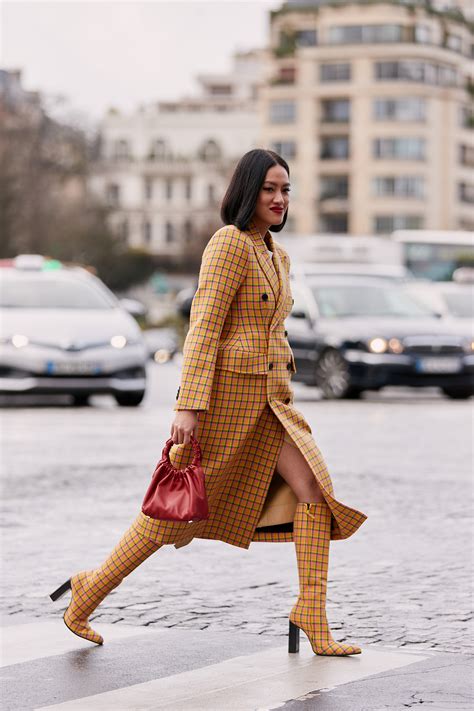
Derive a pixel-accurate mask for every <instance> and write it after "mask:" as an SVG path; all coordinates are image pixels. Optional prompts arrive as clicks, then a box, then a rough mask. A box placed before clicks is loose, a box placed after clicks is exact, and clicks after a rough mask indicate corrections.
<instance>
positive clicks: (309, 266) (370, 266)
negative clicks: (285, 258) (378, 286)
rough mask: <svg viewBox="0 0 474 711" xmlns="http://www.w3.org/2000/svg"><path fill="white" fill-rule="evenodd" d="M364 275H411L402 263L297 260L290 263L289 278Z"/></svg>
mask: <svg viewBox="0 0 474 711" xmlns="http://www.w3.org/2000/svg"><path fill="white" fill-rule="evenodd" d="M319 274H321V275H327V276H331V275H332V276H361V277H362V276H366V277H379V278H385V279H392V280H393V281H399V282H404V281H410V280H411V279H413V275H412V274H411V272H410V271H409V269H407V268H406V267H405V266H403V265H402V264H375V263H372V262H298V261H294V262H292V265H291V270H290V279H292V280H294V279H297V280H300V279H301V278H304V277H305V276H309V277H311V276H316V275H319Z"/></svg>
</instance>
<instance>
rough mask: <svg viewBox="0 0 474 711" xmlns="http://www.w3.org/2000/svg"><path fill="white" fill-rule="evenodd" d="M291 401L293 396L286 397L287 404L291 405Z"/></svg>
mask: <svg viewBox="0 0 474 711" xmlns="http://www.w3.org/2000/svg"><path fill="white" fill-rule="evenodd" d="M290 402H291V397H287V398H286V399H285V404H286V405H289V404H290Z"/></svg>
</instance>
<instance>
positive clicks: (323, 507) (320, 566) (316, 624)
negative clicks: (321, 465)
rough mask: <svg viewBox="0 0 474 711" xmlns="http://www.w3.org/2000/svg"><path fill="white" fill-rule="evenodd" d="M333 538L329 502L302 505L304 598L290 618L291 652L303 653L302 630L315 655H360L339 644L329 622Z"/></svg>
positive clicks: (299, 545)
mask: <svg viewBox="0 0 474 711" xmlns="http://www.w3.org/2000/svg"><path fill="white" fill-rule="evenodd" d="M330 536H331V509H330V508H329V506H328V505H327V504H326V502H317V503H306V502H302V501H300V502H298V504H297V505H296V512H295V517H294V521H293V539H294V543H295V549H296V558H297V561H298V577H299V582H300V594H299V596H298V600H297V602H296V603H295V605H294V606H293V608H292V610H291V612H290V615H289V620H290V636H289V648H288V651H289V652H297V651H298V649H299V630H300V629H302V630H303V632H305V634H306V636H307V637H308V639H309V641H310V643H311V647H312V649H313V652H314V653H315V654H322V655H327V656H343V655H344V656H345V655H347V654H360V653H361V651H362V650H361V648H360V647H357V646H355V645H353V644H342V643H341V642H336V640H334V639H333V637H332V635H331V630H330V629H329V625H328V621H327V618H326V589H327V576H328V561H329V542H330Z"/></svg>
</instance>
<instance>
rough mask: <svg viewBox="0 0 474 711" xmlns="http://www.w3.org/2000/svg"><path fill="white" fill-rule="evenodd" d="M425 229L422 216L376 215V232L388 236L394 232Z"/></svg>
mask: <svg viewBox="0 0 474 711" xmlns="http://www.w3.org/2000/svg"><path fill="white" fill-rule="evenodd" d="M422 227H423V218H422V217H421V215H375V217H374V232H375V233H376V234H386V233H390V232H393V231H394V230H419V229H421V228H422Z"/></svg>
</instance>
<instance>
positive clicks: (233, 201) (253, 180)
mask: <svg viewBox="0 0 474 711" xmlns="http://www.w3.org/2000/svg"><path fill="white" fill-rule="evenodd" d="M274 165H281V166H282V168H284V169H285V170H286V172H287V173H288V178H289V177H290V169H289V168H288V164H287V162H286V160H284V158H282V157H281V156H280V155H278V153H275V152H274V151H270V150H267V149H266V148H254V149H253V150H251V151H248V153H245V154H244V155H243V156H242V158H241V159H240V160H239V162H238V163H237V166H236V168H235V170H234V173H233V175H232V178H231V179H230V183H229V187H228V188H227V191H226V194H225V195H224V198H223V200H222V204H221V219H222V221H223V223H224V224H225V225H235V226H236V227H238V228H239V230H247V229H248V227H249V224H250V221H251V219H252V217H253V214H254V212H255V206H256V204H257V199H258V195H259V192H260V190H261V189H262V185H263V183H264V182H265V176H266V174H267V171H268V169H269V168H272V167H273V166H274ZM287 215H288V210H286V211H285V216H284V218H283V221H282V222H281V223H280V224H279V225H271V226H270V227H269V228H268V229H269V230H270V231H271V232H280V230H282V229H283V227H284V226H285V222H286V218H287Z"/></svg>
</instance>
